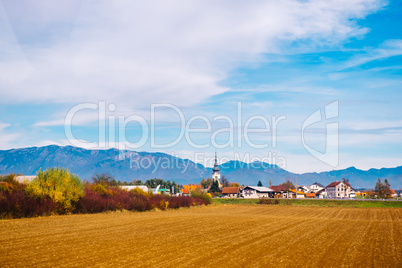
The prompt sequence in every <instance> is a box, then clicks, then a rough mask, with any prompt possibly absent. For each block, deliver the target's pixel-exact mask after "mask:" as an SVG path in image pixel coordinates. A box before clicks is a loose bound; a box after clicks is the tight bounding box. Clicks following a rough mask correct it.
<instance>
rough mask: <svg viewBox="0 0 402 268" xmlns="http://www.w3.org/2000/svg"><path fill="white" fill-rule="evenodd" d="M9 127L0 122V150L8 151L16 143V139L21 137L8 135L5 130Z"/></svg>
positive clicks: (12, 134) (13, 134) (15, 134)
mask: <svg viewBox="0 0 402 268" xmlns="http://www.w3.org/2000/svg"><path fill="white" fill-rule="evenodd" d="M10 126H11V125H10V124H6V123H2V122H0V137H1V139H0V149H9V148H10V147H12V146H13V145H14V144H15V143H18V139H19V138H20V137H21V135H20V134H18V133H9V132H8V131H7V128H8V127H10Z"/></svg>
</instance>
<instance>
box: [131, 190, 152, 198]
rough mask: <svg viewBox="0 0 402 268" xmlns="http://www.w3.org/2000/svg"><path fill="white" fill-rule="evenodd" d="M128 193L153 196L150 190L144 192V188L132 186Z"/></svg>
mask: <svg viewBox="0 0 402 268" xmlns="http://www.w3.org/2000/svg"><path fill="white" fill-rule="evenodd" d="M130 193H132V194H134V195H142V196H146V197H153V195H154V194H153V193H152V191H149V192H145V191H144V190H142V189H140V188H134V189H132V190H130Z"/></svg>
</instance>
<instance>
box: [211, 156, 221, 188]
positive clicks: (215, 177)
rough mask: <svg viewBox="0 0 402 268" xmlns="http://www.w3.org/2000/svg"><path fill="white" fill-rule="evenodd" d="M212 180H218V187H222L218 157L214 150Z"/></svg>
mask: <svg viewBox="0 0 402 268" xmlns="http://www.w3.org/2000/svg"><path fill="white" fill-rule="evenodd" d="M212 180H213V181H217V182H218V184H219V188H221V187H222V183H221V173H220V171H219V165H218V157H217V156H216V152H215V164H214V169H213V170H212Z"/></svg>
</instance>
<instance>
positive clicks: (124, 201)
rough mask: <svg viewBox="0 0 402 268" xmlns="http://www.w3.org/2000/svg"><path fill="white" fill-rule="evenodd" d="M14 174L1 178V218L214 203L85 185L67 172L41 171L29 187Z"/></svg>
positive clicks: (107, 184)
mask: <svg viewBox="0 0 402 268" xmlns="http://www.w3.org/2000/svg"><path fill="white" fill-rule="evenodd" d="M14 177H15V174H11V175H7V176H0V218H2V219H5V218H7V219H11V218H24V217H37V216H47V215H61V214H78V213H98V212H104V211H116V210H129V211H148V210H153V209H161V210H166V209H169V208H171V209H176V208H180V207H190V206H196V205H206V204H209V203H211V201H212V200H211V199H210V196H207V195H200V196H196V197H195V196H191V197H188V196H169V195H157V194H156V195H154V194H153V193H152V192H144V191H142V190H140V189H134V190H131V191H126V190H123V189H121V188H120V187H118V185H117V184H116V183H115V181H113V179H112V178H110V177H105V176H96V177H94V178H93V181H92V182H83V181H81V180H80V179H79V178H78V176H76V175H74V174H71V173H70V172H69V170H68V169H59V168H52V169H48V170H45V171H41V170H39V172H38V173H37V177H36V178H35V179H34V180H33V181H32V182H29V183H28V184H22V183H19V182H17V181H16V180H15V179H14Z"/></svg>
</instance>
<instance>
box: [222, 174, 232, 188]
mask: <svg viewBox="0 0 402 268" xmlns="http://www.w3.org/2000/svg"><path fill="white" fill-rule="evenodd" d="M221 182H222V185H223V187H229V186H230V182H229V180H228V179H227V178H226V177H225V175H222V178H221Z"/></svg>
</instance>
